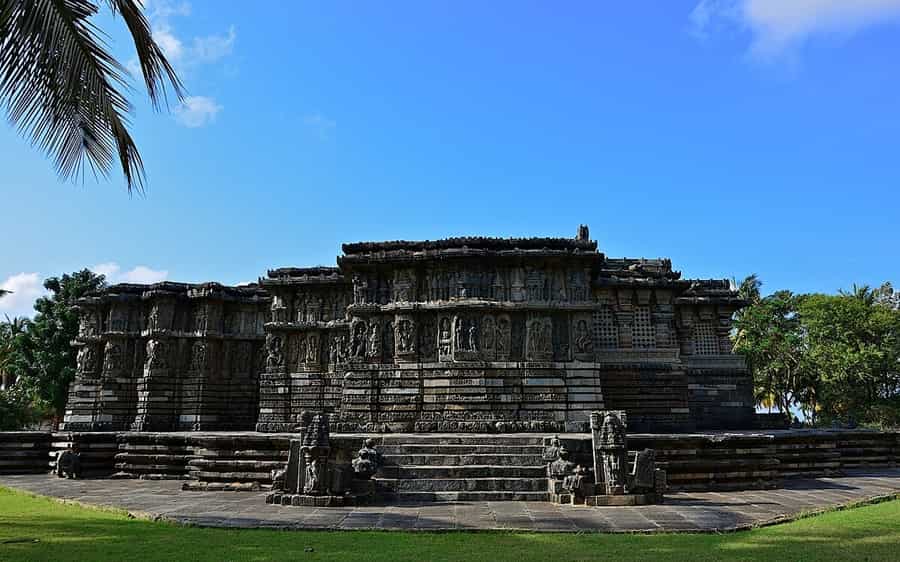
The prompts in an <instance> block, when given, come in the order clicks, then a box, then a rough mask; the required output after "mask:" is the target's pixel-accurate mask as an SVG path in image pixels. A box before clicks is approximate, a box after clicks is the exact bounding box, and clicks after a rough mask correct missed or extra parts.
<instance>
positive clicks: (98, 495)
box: [0, 469, 900, 533]
mask: <svg viewBox="0 0 900 562" xmlns="http://www.w3.org/2000/svg"><path fill="white" fill-rule="evenodd" d="M0 486H6V487H9V488H14V489H18V490H23V491H28V492H32V493H35V494H43V495H47V496H50V497H54V498H60V499H64V500H73V501H77V502H81V503H84V504H92V505H102V506H111V507H116V508H121V509H124V510H126V511H128V512H130V513H131V514H133V515H134V516H137V517H144V518H153V519H160V520H166V521H172V522H175V523H179V524H186V525H200V526H209V527H228V528H278V529H331V530H349V529H384V530H387V529H391V530H421V531H445V530H505V531H509V530H516V531H539V532H610V533H616V532H723V531H735V530H742V529H748V528H752V527H757V526H763V525H770V524H773V523H779V522H783V521H787V520H791V519H794V518H797V517H800V516H803V515H806V514H810V513H815V512H820V511H826V510H830V509H835V508H839V507H842V506H849V505H854V504H858V503H861V502H871V501H877V500H879V499H887V498H897V497H900V470H898V469H881V470H870V471H859V470H852V471H849V472H848V474H847V476H844V477H841V478H799V479H792V480H788V481H786V483H785V486H784V488H783V489H780V490H748V491H738V492H677V493H673V494H670V495H668V496H667V497H666V503H665V504H664V505H648V506H636V507H585V506H560V505H554V504H550V503H547V502H533V501H523V502H493V501H460V502H403V503H399V504H392V505H370V506H362V507H283V506H272V505H266V503H265V496H266V494H265V492H250V493H234V492H208V493H204V494H198V493H196V492H188V491H182V490H181V483H180V482H174V481H165V480H161V481H151V480H109V479H96V480H92V479H87V480H63V479H59V478H56V477H52V476H47V475H42V474H20V475H3V476H0Z"/></svg>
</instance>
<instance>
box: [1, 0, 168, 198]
mask: <svg viewBox="0 0 900 562" xmlns="http://www.w3.org/2000/svg"><path fill="white" fill-rule="evenodd" d="M102 5H105V6H107V7H108V8H109V9H110V10H111V11H112V13H113V14H114V15H116V16H119V17H121V18H122V20H123V21H124V22H125V25H126V26H127V27H128V31H129V33H130V34H131V38H132V39H133V40H134V46H135V50H136V51H137V58H138V61H139V63H140V67H141V73H142V75H143V81H144V84H145V86H146V88H147V93H148V95H149V97H150V100H151V102H152V103H153V106H154V108H156V109H159V108H160V106H161V105H162V104H164V103H165V102H166V83H168V84H169V85H171V87H172V89H173V91H174V92H175V94H176V95H177V97H178V99H179V100H180V99H182V98H183V96H184V90H183V87H182V85H181V81H180V80H179V79H178V76H177V75H176V74H175V70H174V69H173V68H172V65H171V64H169V62H168V61H167V60H166V57H165V55H164V54H163V52H162V49H161V48H160V47H159V45H157V44H156V42H155V41H154V40H153V37H152V35H151V32H150V24H149V23H148V21H147V18H146V17H145V16H144V13H143V7H142V4H141V2H140V0H0V105H2V106H3V107H4V109H5V110H6V113H7V115H8V116H9V120H10V122H11V123H12V124H13V125H14V126H15V127H16V128H17V129H18V130H19V132H20V133H21V134H22V135H23V136H25V137H27V138H29V139H30V140H31V142H32V144H34V145H35V146H37V147H39V148H40V149H41V150H42V151H44V152H45V153H46V154H47V155H48V156H50V157H51V158H53V159H54V161H55V166H56V169H57V172H58V173H59V175H60V177H62V178H64V179H68V178H74V177H78V176H79V175H83V172H84V164H85V161H86V162H87V163H88V165H89V167H90V169H91V171H92V172H93V173H94V175H95V176H96V175H97V174H98V173H99V174H100V175H103V176H108V175H109V173H110V172H111V170H112V168H113V166H114V165H115V163H116V162H118V165H119V166H121V168H122V172H123V175H124V177H125V181H126V184H127V187H128V192H129V193H131V192H132V191H133V190H137V191H138V192H140V191H142V190H143V188H144V165H143V162H142V161H141V156H140V154H139V153H138V149H137V145H136V144H135V142H134V139H132V137H131V133H129V131H128V126H129V122H128V114H129V113H130V112H131V109H132V108H131V104H130V103H129V102H128V99H127V98H126V96H125V93H126V92H127V90H128V89H129V84H128V76H129V74H128V71H127V70H126V69H125V67H124V66H123V65H122V64H121V63H120V62H119V61H117V60H116V59H115V58H114V57H113V56H112V55H111V54H110V53H109V50H108V48H107V44H106V43H105V42H104V36H105V34H104V33H103V31H102V30H100V29H99V28H98V27H97V26H96V24H95V23H94V21H95V20H94V17H95V16H96V15H97V14H98V12H99V11H100V8H101V7H102Z"/></svg>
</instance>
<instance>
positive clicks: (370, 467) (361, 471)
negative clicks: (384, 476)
mask: <svg viewBox="0 0 900 562" xmlns="http://www.w3.org/2000/svg"><path fill="white" fill-rule="evenodd" d="M351 464H352V465H353V472H354V473H355V474H356V476H358V477H359V478H363V479H368V478H371V477H372V476H373V475H374V474H375V472H377V471H378V466H379V465H380V464H381V454H380V453H379V452H378V451H377V450H375V440H374V439H371V438H369V439H366V440H365V442H363V447H362V449H360V450H359V452H358V453H356V458H355V459H353V462H352V463H351Z"/></svg>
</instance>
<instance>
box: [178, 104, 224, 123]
mask: <svg viewBox="0 0 900 562" xmlns="http://www.w3.org/2000/svg"><path fill="white" fill-rule="evenodd" d="M222 109H224V108H223V107H222V106H221V105H219V104H218V103H216V100H215V99H213V98H210V97H207V96H187V97H186V98H184V101H183V102H182V103H181V105H179V106H178V107H176V108H175V120H176V121H178V122H179V123H181V124H182V125H184V126H185V127H190V128H192V129H193V128H196V127H204V126H206V125H209V124H210V123H213V122H215V120H216V115H218V113H219V112H220V111H222Z"/></svg>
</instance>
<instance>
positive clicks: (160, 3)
mask: <svg viewBox="0 0 900 562" xmlns="http://www.w3.org/2000/svg"><path fill="white" fill-rule="evenodd" d="M144 11H145V14H146V15H147V18H148V19H149V21H150V26H151V28H152V31H153V38H154V39H155V40H156V42H157V43H158V44H159V46H160V48H161V49H162V50H163V53H165V55H166V58H167V59H169V62H171V63H172V65H173V66H174V67H175V69H176V70H177V71H178V73H179V75H180V76H181V77H182V79H185V78H186V77H187V76H189V75H190V74H191V73H192V71H193V70H194V69H196V68H197V67H200V66H201V65H208V64H213V63H216V62H218V61H220V60H222V59H223V58H225V57H227V56H228V55H230V54H231V53H232V52H233V51H234V44H235V41H236V40H237V30H236V29H235V26H234V25H231V26H229V28H228V30H227V31H226V32H224V33H215V34H211V35H205V36H198V37H192V38H188V39H185V38H183V37H182V36H180V35H179V34H178V33H177V32H176V30H175V26H174V25H173V24H172V19H173V18H176V17H187V16H190V15H191V13H192V10H191V5H190V4H189V3H188V2H173V1H172V0H147V2H146V3H145V5H144ZM127 67H128V70H129V72H131V73H132V75H134V76H135V77H138V76H140V72H141V70H140V67H139V66H138V61H137V59H136V58H133V59H131V60H130V61H128V63H127ZM222 109H223V107H222V106H221V105H220V104H218V103H217V102H216V100H215V99H214V98H213V97H211V96H192V97H189V98H186V99H185V100H184V103H183V104H181V105H180V106H179V107H178V108H176V110H175V120H176V122H178V123H179V124H181V125H184V126H185V127H203V126H205V125H209V124H210V123H213V122H214V121H215V117H216V114H218V113H219V112H220V111H221V110H222Z"/></svg>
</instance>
